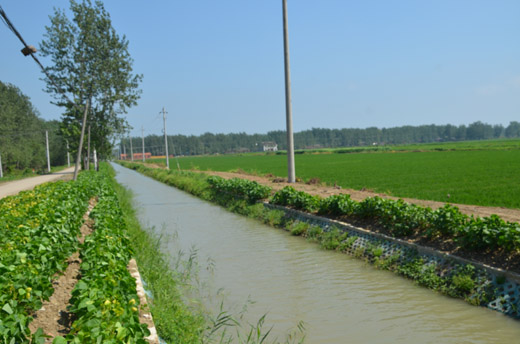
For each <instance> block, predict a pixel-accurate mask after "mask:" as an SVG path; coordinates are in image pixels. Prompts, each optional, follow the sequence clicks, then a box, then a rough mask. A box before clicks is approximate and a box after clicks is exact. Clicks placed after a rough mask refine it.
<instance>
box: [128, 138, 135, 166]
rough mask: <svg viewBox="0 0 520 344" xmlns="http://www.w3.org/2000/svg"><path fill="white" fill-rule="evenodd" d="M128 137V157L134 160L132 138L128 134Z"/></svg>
mask: <svg viewBox="0 0 520 344" xmlns="http://www.w3.org/2000/svg"><path fill="white" fill-rule="evenodd" d="M128 139H129V140H130V159H132V162H134V148H133V147H132V139H131V138H130V135H128Z"/></svg>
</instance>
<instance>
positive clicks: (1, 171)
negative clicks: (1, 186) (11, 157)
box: [0, 154, 4, 178]
mask: <svg viewBox="0 0 520 344" xmlns="http://www.w3.org/2000/svg"><path fill="white" fill-rule="evenodd" d="M0 178H4V170H3V169H2V154H0Z"/></svg>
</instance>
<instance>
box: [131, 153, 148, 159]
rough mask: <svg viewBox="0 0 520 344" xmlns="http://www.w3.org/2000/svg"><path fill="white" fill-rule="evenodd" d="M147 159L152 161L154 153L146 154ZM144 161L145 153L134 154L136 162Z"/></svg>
mask: <svg viewBox="0 0 520 344" xmlns="http://www.w3.org/2000/svg"><path fill="white" fill-rule="evenodd" d="M144 158H145V159H151V158H152V153H149V152H146V153H144ZM142 159H143V153H134V160H142Z"/></svg>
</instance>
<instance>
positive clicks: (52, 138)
mask: <svg viewBox="0 0 520 344" xmlns="http://www.w3.org/2000/svg"><path fill="white" fill-rule="evenodd" d="M57 129H59V123H57V121H48V122H46V121H44V120H43V119H41V118H40V117H39V113H38V110H36V108H34V106H33V105H32V103H31V101H30V100H29V97H27V96H26V95H24V94H23V93H22V91H20V89H18V87H16V86H14V85H11V84H5V83H2V82H1V81H0V154H1V155H2V167H3V168H4V169H5V170H6V171H7V172H11V171H14V170H25V169H35V170H38V171H43V169H44V167H46V165H47V161H46V156H45V130H48V132H49V146H50V152H51V154H50V156H51V165H52V166H57V165H63V164H64V163H65V161H66V158H67V152H66V144H65V142H64V141H63V138H62V137H61V136H60V135H59V132H58V130H57Z"/></svg>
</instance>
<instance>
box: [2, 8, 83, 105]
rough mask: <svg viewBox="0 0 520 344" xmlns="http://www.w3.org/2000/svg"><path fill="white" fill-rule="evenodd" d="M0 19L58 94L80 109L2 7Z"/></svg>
mask: <svg viewBox="0 0 520 344" xmlns="http://www.w3.org/2000/svg"><path fill="white" fill-rule="evenodd" d="M0 17H1V18H2V21H3V22H4V24H5V25H6V26H7V27H8V28H9V30H10V31H11V32H12V33H14V35H15V36H16V37H18V39H19V40H20V42H22V44H23V45H24V47H25V48H27V50H28V51H29V54H30V55H31V57H32V58H33V60H34V62H36V64H38V66H40V68H41V70H42V72H43V73H44V74H45V76H46V77H47V79H49V81H50V82H51V84H52V85H53V86H54V87H55V88H56V91H57V92H58V93H60V94H61V95H62V96H63V97H64V98H65V99H66V100H67V101H68V102H69V103H70V104H71V105H72V106H74V107H76V108H78V109H79V107H78V106H77V105H76V103H74V102H73V101H71V100H70V98H69V97H68V96H67V94H66V93H65V91H63V90H62V89H61V87H59V86H58V85H57V84H56V82H55V81H54V78H53V77H52V76H51V75H50V74H49V73H48V72H47V69H46V68H45V67H43V65H42V64H41V62H40V61H39V60H38V58H37V57H36V56H35V55H34V53H33V52H32V49H31V48H30V47H29V46H28V45H27V43H26V42H25V40H24V39H23V37H22V35H21V34H20V33H19V32H18V30H16V28H15V27H14V25H13V23H12V22H11V20H9V18H8V17H7V14H6V13H5V11H4V9H3V8H2V6H1V5H0ZM79 110H81V109H79Z"/></svg>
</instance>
